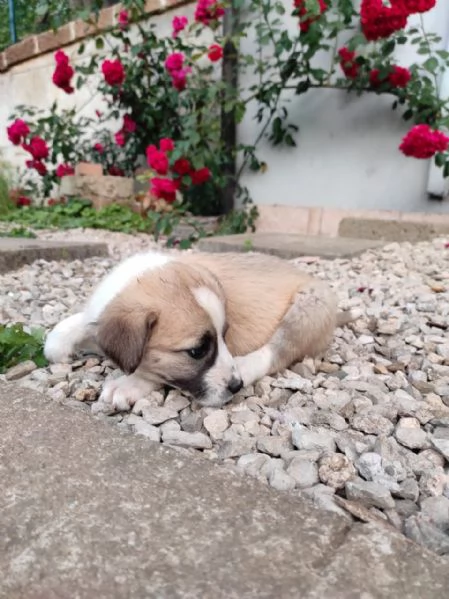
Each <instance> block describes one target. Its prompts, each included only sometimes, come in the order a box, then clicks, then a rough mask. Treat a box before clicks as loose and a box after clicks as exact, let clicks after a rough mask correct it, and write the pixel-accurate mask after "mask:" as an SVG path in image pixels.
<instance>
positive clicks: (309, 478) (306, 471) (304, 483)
mask: <svg viewBox="0 0 449 599" xmlns="http://www.w3.org/2000/svg"><path fill="white" fill-rule="evenodd" d="M287 473H288V474H289V475H290V476H291V477H292V478H293V480H294V481H295V485H296V487H298V489H306V488H308V487H312V486H313V485H316V484H317V483H318V481H319V477H318V466H317V465H316V464H315V463H314V462H311V461H309V460H307V459H304V458H300V457H296V458H293V460H292V461H291V462H290V465H289V467H288V468H287Z"/></svg>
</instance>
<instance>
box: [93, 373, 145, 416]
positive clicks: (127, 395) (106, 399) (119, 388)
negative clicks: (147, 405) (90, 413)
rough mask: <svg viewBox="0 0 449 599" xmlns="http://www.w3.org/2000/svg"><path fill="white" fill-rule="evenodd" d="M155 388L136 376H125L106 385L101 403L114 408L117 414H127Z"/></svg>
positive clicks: (100, 399)
mask: <svg viewBox="0 0 449 599" xmlns="http://www.w3.org/2000/svg"><path fill="white" fill-rule="evenodd" d="M155 388H156V387H155V385H153V384H152V383H149V382H148V381H145V380H144V379H141V378H139V377H138V376H136V375H135V374H131V375H129V376H127V375H124V376H121V377H119V378H118V379H112V380H110V381H107V382H106V383H105V384H104V386H103V391H102V392H101V395H100V398H99V402H101V403H103V404H106V405H109V406H112V408H113V409H114V410H115V411H116V412H126V411H128V410H129V409H130V408H132V406H133V405H134V404H135V403H136V401H138V400H139V399H143V398H144V397H147V395H149V394H150V393H151V391H154V390H155Z"/></svg>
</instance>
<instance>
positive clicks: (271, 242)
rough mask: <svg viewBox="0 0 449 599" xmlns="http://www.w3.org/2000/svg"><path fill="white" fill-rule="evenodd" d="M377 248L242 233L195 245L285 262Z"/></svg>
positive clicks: (367, 243)
mask: <svg viewBox="0 0 449 599" xmlns="http://www.w3.org/2000/svg"><path fill="white" fill-rule="evenodd" d="M381 245H382V243H381V242H379V241H375V240H365V239H347V238H343V237H333V238H332V237H319V236H315V235H312V236H309V235H292V234H283V233H244V234H240V235H223V236H219V237H218V236H217V237H205V238H203V239H201V240H200V241H199V249H201V250H203V251H206V252H245V251H253V252H262V253H266V254H273V255H276V256H280V257H281V258H286V259H292V258H296V257H298V256H321V257H322V258H346V257H351V256H356V255H358V254H361V253H362V252H364V251H366V250H369V249H372V248H376V247H380V246H381Z"/></svg>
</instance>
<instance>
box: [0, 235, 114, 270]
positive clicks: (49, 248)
mask: <svg viewBox="0 0 449 599" xmlns="http://www.w3.org/2000/svg"><path fill="white" fill-rule="evenodd" d="M108 255H109V252H108V247H107V245H106V244H105V243H75V242H67V243H65V242H62V241H44V240H39V239H20V238H13V237H0V273H5V272H8V271H10V270H17V269H18V268H20V267H22V266H24V265H25V264H31V263H32V262H34V261H35V260H47V261H49V262H50V261H52V260H83V259H85V258H92V257H94V256H108Z"/></svg>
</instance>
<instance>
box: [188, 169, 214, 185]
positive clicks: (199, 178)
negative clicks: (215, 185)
mask: <svg viewBox="0 0 449 599" xmlns="http://www.w3.org/2000/svg"><path fill="white" fill-rule="evenodd" d="M190 177H191V179H192V183H193V185H201V184H202V183H206V181H208V180H209V179H210V170H209V169H208V168H207V167H206V166H203V168H200V169H198V170H197V171H192V172H191V173H190Z"/></svg>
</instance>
